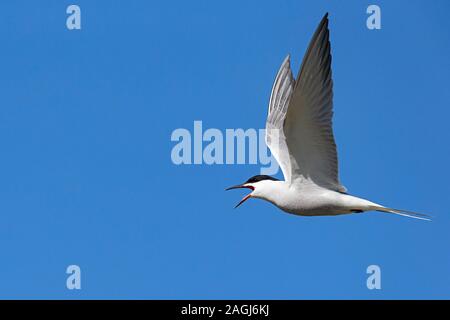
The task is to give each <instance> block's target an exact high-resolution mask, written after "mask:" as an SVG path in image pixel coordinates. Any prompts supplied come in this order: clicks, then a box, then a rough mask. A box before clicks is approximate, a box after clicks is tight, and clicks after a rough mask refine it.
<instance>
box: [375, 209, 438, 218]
mask: <svg viewBox="0 0 450 320" xmlns="http://www.w3.org/2000/svg"><path fill="white" fill-rule="evenodd" d="M372 210H375V211H380V212H388V213H393V214H398V215H400V216H404V217H408V218H414V219H419V220H426V221H431V217H430V216H429V215H426V214H423V213H417V212H412V211H406V210H400V209H392V208H386V207H383V206H376V207H373V208H372Z"/></svg>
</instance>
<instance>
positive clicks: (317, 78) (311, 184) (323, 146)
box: [226, 13, 430, 220]
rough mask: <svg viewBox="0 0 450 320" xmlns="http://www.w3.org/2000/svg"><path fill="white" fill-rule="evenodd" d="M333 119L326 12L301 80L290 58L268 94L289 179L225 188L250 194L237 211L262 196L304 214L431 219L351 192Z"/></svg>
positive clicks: (274, 145)
mask: <svg viewBox="0 0 450 320" xmlns="http://www.w3.org/2000/svg"><path fill="white" fill-rule="evenodd" d="M332 117H333V80H332V77H331V53H330V41H329V30H328V13H326V14H325V16H324V17H323V18H322V20H321V22H320V23H319V26H318V27H317V29H316V31H315V33H314V35H313V37H312V39H311V42H310V43H309V46H308V49H307V51H306V53H305V56H304V58H303V62H302V64H301V67H300V71H299V73H298V76H297V79H294V77H293V75H292V71H291V68H290V56H289V55H288V56H287V57H286V58H285V59H284V61H283V63H282V65H281V67H280V69H279V71H278V73H277V76H276V78H275V81H274V84H273V87H272V92H271V95H270V100H269V111H268V116H267V121H266V136H265V140H266V144H267V146H268V148H269V149H270V151H271V152H272V154H273V156H274V157H275V159H276V160H277V162H278V164H279V165H280V167H281V170H282V172H283V176H284V179H285V180H284V181H280V180H278V179H276V178H274V177H271V176H267V175H257V176H254V177H251V178H250V179H248V180H247V181H246V182H244V183H243V184H239V185H236V186H233V187H230V188H227V189H226V190H231V189H238V188H247V189H250V190H251V193H250V194H248V195H247V196H245V197H244V198H243V199H242V200H241V201H240V202H239V203H238V204H237V205H236V208H237V207H239V206H240V205H241V204H242V203H244V202H245V201H246V200H248V199H250V198H258V199H263V200H266V201H268V202H270V203H272V204H274V205H275V206H277V207H278V208H280V209H281V210H283V211H285V212H288V213H291V214H295V215H300V216H336V215H342V214H350V213H361V212H365V211H382V212H388V213H393V214H398V215H402V216H407V217H411V218H417V219H422V220H430V218H429V216H427V215H424V214H420V213H416V212H411V211H406V210H399V209H392V208H388V207H385V206H382V205H380V204H377V203H374V202H371V201H368V200H365V199H362V198H358V197H355V196H352V195H350V194H348V193H347V189H346V188H345V187H344V186H343V185H342V184H341V183H340V182H339V178H338V158H337V152H336V143H335V140H334V136H333V128H332Z"/></svg>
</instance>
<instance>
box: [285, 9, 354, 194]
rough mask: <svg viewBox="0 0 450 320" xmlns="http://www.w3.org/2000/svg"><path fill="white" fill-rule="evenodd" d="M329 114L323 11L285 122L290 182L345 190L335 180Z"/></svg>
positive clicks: (327, 46) (328, 63)
mask: <svg viewBox="0 0 450 320" xmlns="http://www.w3.org/2000/svg"><path fill="white" fill-rule="evenodd" d="M332 117H333V81H332V79H331V54H330V42H329V31H328V14H326V15H325V16H324V17H323V19H322V21H321V22H320V24H319V26H318V27H317V30H316V32H315V33H314V35H313V38H312V40H311V42H310V44H309V47H308V50H307V51H306V54H305V57H304V58H303V62H302V65H301V67H300V71H299V74H298V77H297V80H296V83H295V87H294V91H293V93H292V97H291V99H290V102H289V106H288V110H287V114H286V119H285V123H284V135H285V137H286V143H287V147H288V148H289V152H290V165H291V175H292V177H291V184H294V185H299V184H305V183H311V182H312V183H314V184H316V185H319V186H321V187H325V188H327V189H331V190H335V191H339V192H345V191H346V189H345V187H343V186H342V185H341V184H340V183H339V179H338V158H337V152H336V143H335V141H334V136H333V128H332Z"/></svg>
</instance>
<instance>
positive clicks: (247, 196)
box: [225, 184, 255, 209]
mask: <svg viewBox="0 0 450 320" xmlns="http://www.w3.org/2000/svg"><path fill="white" fill-rule="evenodd" d="M232 189H250V190H252V191H253V190H255V188H254V187H252V186H245V185H241V184H240V185H237V186H233V187H229V188H226V189H225V190H232ZM251 197H252V194H251V193H249V194H248V195H246V196H245V197H244V198H242V200H241V201H239V203H238V204H237V205H236V206H235V207H234V208H235V209H236V208H237V207H239V206H240V205H241V204H243V203H244V202H245V201H247V200H248V199H250V198H251Z"/></svg>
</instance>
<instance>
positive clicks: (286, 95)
mask: <svg viewBox="0 0 450 320" xmlns="http://www.w3.org/2000/svg"><path fill="white" fill-rule="evenodd" d="M294 85H295V81H294V77H293V76H292V72H291V67H290V58H289V55H288V56H287V57H286V58H285V59H284V61H283V63H282V65H281V67H280V70H278V74H277V76H276V78H275V82H274V83H273V87H272V93H271V94H270V100H269V112H268V115H267V121H266V144H267V146H268V147H269V149H270V151H271V152H272V155H273V156H274V157H275V159H276V160H277V162H278V164H279V165H280V167H281V170H282V171H283V175H284V179H285V180H286V181H288V182H290V178H291V164H290V160H289V151H288V147H287V145H286V139H285V136H284V132H283V125H284V119H285V117H286V112H287V108H288V104H289V100H290V98H291V95H292V91H293V89H294Z"/></svg>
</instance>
